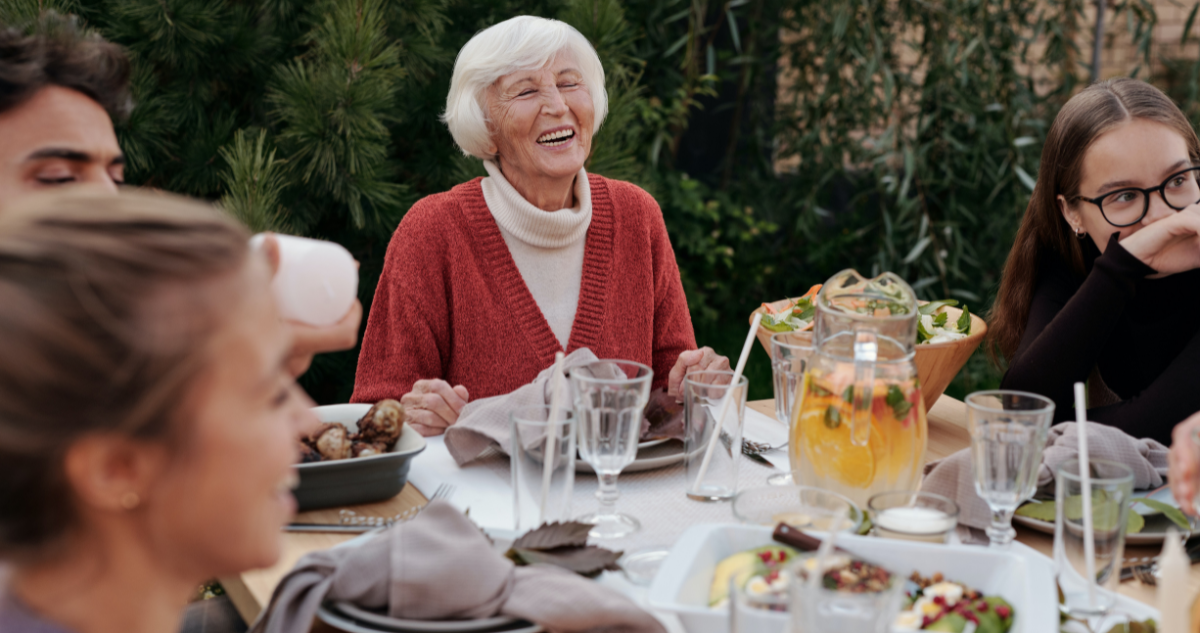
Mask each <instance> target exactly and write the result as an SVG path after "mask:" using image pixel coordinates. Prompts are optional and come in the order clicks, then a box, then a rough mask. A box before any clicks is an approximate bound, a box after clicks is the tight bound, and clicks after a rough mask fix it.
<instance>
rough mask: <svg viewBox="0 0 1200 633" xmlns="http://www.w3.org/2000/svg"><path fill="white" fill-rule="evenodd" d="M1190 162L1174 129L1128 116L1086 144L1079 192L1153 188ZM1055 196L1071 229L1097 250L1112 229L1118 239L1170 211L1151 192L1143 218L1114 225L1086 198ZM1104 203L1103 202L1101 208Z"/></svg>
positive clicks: (1090, 194)
mask: <svg viewBox="0 0 1200 633" xmlns="http://www.w3.org/2000/svg"><path fill="white" fill-rule="evenodd" d="M1190 166H1191V159H1190V157H1189V156H1188V148H1187V142H1186V141H1184V139H1183V137H1182V136H1180V135H1179V133H1178V132H1176V131H1174V130H1173V129H1171V128H1170V127H1167V126H1166V125H1163V124H1162V123H1158V122H1155V121H1150V120H1146V119H1130V120H1127V121H1125V122H1123V123H1121V124H1119V125H1118V126H1116V127H1115V128H1113V129H1111V130H1109V131H1107V132H1105V133H1104V134H1102V135H1100V136H1099V137H1098V138H1097V139H1096V140H1095V142H1093V143H1092V145H1091V147H1089V148H1088V150H1087V153H1086V154H1085V155H1084V158H1083V174H1082V178H1081V180H1080V183H1079V195H1081V196H1083V197H1085V198H1098V197H1100V196H1103V195H1105V194H1107V193H1110V192H1113V191H1116V190H1118V189H1122V188H1126V187H1138V188H1141V189H1148V188H1150V187H1157V186H1158V185H1160V184H1162V182H1163V181H1164V180H1166V178H1167V177H1168V176H1171V175H1172V174H1174V173H1175V172H1178V171H1180V170H1182V169H1186V168H1188V167H1190ZM1168 186H1171V185H1170V184H1169V185H1168ZM1058 200H1059V207H1060V208H1061V210H1062V214H1063V217H1064V218H1066V220H1067V223H1068V224H1070V225H1071V229H1072V230H1074V231H1076V232H1078V231H1079V230H1080V229H1082V230H1083V231H1084V232H1086V233H1087V234H1088V236H1089V237H1091V239H1092V241H1093V242H1094V243H1095V244H1096V247H1097V248H1099V249H1100V252H1102V253H1103V252H1104V249H1105V247H1106V246H1108V240H1109V237H1110V236H1111V235H1112V234H1113V233H1120V239H1124V238H1125V237H1128V236H1129V235H1132V234H1133V233H1135V232H1137V231H1138V230H1139V229H1141V228H1142V227H1145V226H1149V225H1150V224H1152V223H1154V222H1157V221H1158V220H1161V219H1162V218H1165V217H1169V216H1171V215H1172V214H1174V213H1175V210H1174V209H1172V208H1171V207H1169V206H1167V205H1166V203H1165V202H1164V201H1163V198H1162V196H1160V195H1159V194H1158V193H1153V194H1151V196H1150V209H1149V210H1148V211H1147V212H1146V217H1144V218H1142V221H1141V222H1138V223H1137V224H1134V225H1133V226H1127V227H1123V228H1118V227H1115V226H1113V225H1112V224H1109V222H1108V221H1107V220H1105V219H1104V216H1103V214H1101V212H1100V208H1099V207H1097V206H1096V205H1094V204H1092V203H1090V202H1087V201H1086V200H1078V201H1076V202H1074V203H1073V204H1067V203H1066V199H1065V198H1063V197H1062V196H1059V198H1058ZM1108 204H1109V203H1108V202H1107V201H1106V202H1105V205H1106V206H1105V208H1106V209H1108ZM1139 212H1140V210H1139ZM1135 217H1136V215H1135Z"/></svg>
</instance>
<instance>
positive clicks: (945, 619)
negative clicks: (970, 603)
mask: <svg viewBox="0 0 1200 633" xmlns="http://www.w3.org/2000/svg"><path fill="white" fill-rule="evenodd" d="M965 628H967V619H966V618H964V617H962V616H961V615H959V614H957V613H947V614H946V615H943V616H942V617H940V618H938V620H937V622H932V623H930V625H929V626H927V627H925V630H926V631H944V632H945V633H962V632H963V629H965Z"/></svg>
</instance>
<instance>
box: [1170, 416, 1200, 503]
mask: <svg viewBox="0 0 1200 633" xmlns="http://www.w3.org/2000/svg"><path fill="white" fill-rule="evenodd" d="M1197 429H1200V413H1195V414H1193V415H1192V417H1190V418H1188V419H1186V420H1184V421H1183V422H1180V423H1179V424H1177V425H1175V430H1174V431H1172V432H1171V452H1170V454H1169V456H1168V460H1167V463H1168V467H1167V481H1168V482H1170V484H1171V494H1173V495H1175V502H1176V503H1178V504H1179V507H1180V509H1182V510H1183V511H1184V512H1186V513H1188V514H1190V515H1192V516H1196V508H1195V507H1193V505H1192V500H1193V499H1195V497H1196V477H1197V474H1198V470H1200V459H1197V456H1196V445H1195V444H1194V443H1193V442H1192V434H1193V433H1195V432H1196V430H1197Z"/></svg>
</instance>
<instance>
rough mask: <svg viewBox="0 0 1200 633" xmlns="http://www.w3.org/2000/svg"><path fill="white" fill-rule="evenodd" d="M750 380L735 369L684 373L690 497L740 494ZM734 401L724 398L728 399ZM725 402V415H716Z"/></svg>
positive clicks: (725, 497)
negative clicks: (740, 466)
mask: <svg viewBox="0 0 1200 633" xmlns="http://www.w3.org/2000/svg"><path fill="white" fill-rule="evenodd" d="M748 385H749V381H748V380H747V379H746V377H745V376H739V377H738V382H737V384H733V372H731V371H694V372H691V373H690V374H688V375H687V376H686V377H684V379H683V411H684V426H683V451H684V455H685V456H686V457H685V459H686V461H687V467H686V470H687V489H686V493H687V496H688V498H689V499H694V500H696V501H728V500H729V499H732V498H733V495H735V494H737V484H738V464H740V463H741V461H742V450H741V446H742V427H743V423H744V422H745V419H746V418H745V413H746V392H747V391H748ZM726 398H730V399H731V400H730V402H729V403H728V404H725V399H726ZM722 408H724V409H725V412H724V413H725V419H724V420H718V418H720V416H721V410H722Z"/></svg>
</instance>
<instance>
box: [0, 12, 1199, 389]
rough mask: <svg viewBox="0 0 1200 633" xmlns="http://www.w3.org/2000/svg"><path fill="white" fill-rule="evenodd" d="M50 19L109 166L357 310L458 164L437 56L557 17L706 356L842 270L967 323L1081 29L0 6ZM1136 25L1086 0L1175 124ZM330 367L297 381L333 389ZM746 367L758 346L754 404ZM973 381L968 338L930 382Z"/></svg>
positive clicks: (1005, 245)
mask: <svg viewBox="0 0 1200 633" xmlns="http://www.w3.org/2000/svg"><path fill="white" fill-rule="evenodd" d="M48 9H53V10H56V11H59V12H61V13H71V14H75V15H77V16H78V17H79V19H80V20H82V21H83V22H85V23H86V24H87V25H88V26H89V27H91V28H94V29H96V30H97V31H99V32H100V33H101V34H103V35H104V36H105V37H107V38H109V39H111V40H113V41H116V42H119V43H121V44H123V45H125V46H126V47H127V48H128V49H129V51H130V54H131V56H132V58H133V61H134V68H135V85H134V97H135V100H136V104H137V105H136V108H135V110H134V113H133V116H132V118H131V119H130V120H129V121H128V122H127V123H125V124H123V125H121V126H120V127H119V128H118V133H119V137H120V140H121V144H122V147H123V148H124V151H125V152H126V155H127V157H128V160H129V167H128V171H127V179H128V181H129V182H131V183H135V184H139V185H144V186H153V187H158V188H162V189H166V190H170V191H175V192H179V193H184V194H189V195H193V196H197V197H202V198H207V199H211V200H219V201H220V202H221V203H222V204H223V205H224V206H225V208H226V209H227V210H229V211H230V212H231V213H232V214H234V215H236V216H237V217H239V218H241V219H242V220H243V221H245V222H246V223H247V224H248V225H249V226H250V227H252V228H253V229H255V230H263V229H273V230H280V231H284V232H291V233H297V234H303V235H310V236H314V237H319V238H324V239H330V240H334V241H337V242H339V243H341V244H343V245H345V246H346V247H347V248H349V249H350V250H351V251H352V252H353V253H354V254H355V256H356V257H357V258H358V259H359V261H360V262H361V263H362V268H361V279H362V281H361V287H360V296H361V298H362V300H363V303H364V306H367V307H368V309H369V306H370V301H371V297H372V295H373V292H374V288H375V285H376V282H377V280H378V277H379V273H380V269H381V266H382V258H383V254H384V251H385V249H386V247H387V242H388V238H389V237H390V235H391V233H392V231H393V230H394V229H395V226H396V224H397V223H398V222H399V220H400V218H401V217H403V215H404V213H405V211H406V210H407V209H408V208H409V206H411V205H412V203H413V202H415V201H416V200H418V199H420V198H421V197H422V196H425V195H429V194H432V193H436V192H440V191H444V190H446V189H449V188H450V187H452V186H453V185H455V184H458V183H459V182H462V181H464V180H466V179H468V178H471V177H474V176H475V175H480V174H482V173H483V170H482V166H481V165H480V164H479V162H478V161H476V160H474V159H468V158H464V157H463V156H462V155H461V154H460V153H459V152H458V150H457V149H456V148H455V146H454V144H453V142H452V141H451V138H450V135H449V133H448V132H447V131H446V129H445V126H443V125H442V124H441V123H439V122H438V119H437V117H438V114H439V113H440V111H441V109H442V107H443V104H444V102H445V95H446V92H447V89H448V86H449V78H450V74H451V70H452V68H453V63H454V58H455V54H456V53H457V51H458V49H459V48H460V47H461V46H462V45H463V44H464V43H465V42H466V41H467V40H468V39H469V38H470V37H471V36H472V35H473V34H474V33H475V32H477V31H479V30H480V29H483V28H486V27H487V26H490V25H492V24H494V23H496V22H498V21H501V20H504V19H506V18H508V17H511V16H514V15H519V14H534V15H542V16H547V17H557V18H559V19H562V20H564V21H566V22H569V23H570V24H572V25H574V26H575V27H576V28H578V29H579V30H580V31H581V32H582V33H583V34H584V35H585V36H587V37H588V38H589V40H590V41H591V42H592V43H593V45H594V46H595V47H596V49H597V51H598V52H599V54H600V58H601V60H602V62H603V63H604V66H605V71H606V73H607V87H608V90H609V95H610V108H611V112H610V114H609V117H608V119H607V121H606V123H605V126H604V128H603V129H602V130H601V132H600V134H599V135H598V137H597V138H596V139H595V142H594V147H595V152H594V154H593V156H592V157H591V160H590V162H589V165H588V168H589V170H591V171H593V172H596V173H600V174H604V175H606V176H609V177H613V178H619V179H624V180H630V181H633V182H635V183H637V184H639V185H641V186H642V187H644V188H646V189H647V190H649V191H650V192H651V193H652V194H654V195H655V197H656V198H657V199H658V201H659V204H660V205H661V206H662V208H663V213H664V216H665V218H666V222H667V226H668V229H669V230H670V233H671V239H672V242H673V244H674V246H675V250H676V255H677V257H678V260H679V265H680V269H681V272H682V275H683V280H684V285H685V288H686V291H687V295H688V301H689V305H690V307H691V310H692V316H693V320H694V322H695V325H696V329H697V337H698V339H699V341H700V342H701V344H708V345H711V346H713V347H714V348H716V349H717V351H719V352H721V353H724V354H727V355H731V356H734V355H736V354H737V353H738V351H739V348H740V345H741V340H742V338H743V337H744V335H745V328H746V323H747V316H748V314H749V313H750V311H751V310H753V308H754V307H755V306H757V304H758V303H760V302H762V301H767V300H773V299H777V298H782V297H784V296H788V295H795V294H799V293H802V292H803V291H804V290H806V289H807V288H808V287H809V286H810V285H812V284H813V283H818V282H820V281H822V280H824V279H826V278H827V277H828V276H830V275H831V274H833V273H834V272H836V271H838V270H840V269H842V268H846V267H856V268H859V269H860V270H862V271H863V272H867V271H871V272H875V271H883V270H893V271H895V272H897V273H899V274H901V275H902V276H904V277H905V278H906V279H908V280H909V281H910V282H911V283H912V284H913V285H914V287H915V288H917V289H918V291H919V292H920V293H921V294H923V295H924V296H925V297H927V298H939V297H954V298H958V299H960V300H963V301H965V302H967V303H968V304H969V305H970V306H971V308H972V310H973V311H975V312H978V313H986V310H987V308H988V306H989V304H990V302H991V299H992V296H993V294H994V292H995V289H996V286H997V284H998V281H999V273H1000V270H1001V267H1002V265H1003V262H1004V258H1005V256H1006V255H1007V252H1008V249H1009V247H1010V246H1011V243H1012V236H1013V235H1014V233H1015V229H1016V226H1017V223H1018V222H1019V220H1020V216H1021V214H1022V212H1023V211H1024V207H1025V205H1026V203H1027V201H1028V196H1029V192H1030V190H1031V189H1032V185H1033V178H1034V177H1035V176H1036V174H1037V161H1038V156H1039V154H1040V149H1041V144H1042V139H1043V136H1044V134H1045V131H1046V129H1047V128H1048V126H1049V123H1050V121H1051V120H1052V119H1053V116H1054V114H1055V112H1057V109H1058V108H1059V107H1060V106H1061V104H1062V103H1063V102H1064V101H1065V99H1067V98H1069V96H1070V95H1071V94H1072V93H1073V91H1075V90H1077V89H1078V88H1079V87H1081V86H1082V85H1083V83H1084V82H1086V77H1087V72H1088V69H1087V67H1086V62H1087V61H1090V55H1085V54H1084V53H1083V52H1081V50H1080V48H1081V47H1082V48H1083V49H1084V50H1090V42H1089V38H1090V30H1091V29H1092V24H1091V23H1090V22H1089V20H1088V18H1087V16H1085V14H1084V1H1083V0H1040V1H1039V0H935V1H932V2H931V1H929V0H858V1H855V2H850V1H848V0H832V1H831V0H729V1H726V2H707V1H704V0H525V1H517V0H403V1H400V0H317V1H311V0H310V1H307V2H300V1H298V0H89V1H84V0H6V2H4V3H3V4H0V24H30V23H31V21H32V20H34V19H35V18H36V16H37V15H38V14H39V12H42V11H45V10H48ZM1195 14H1196V10H1195V8H1193V9H1192V19H1189V22H1188V24H1187V29H1185V39H1186V37H1187V35H1186V33H1187V32H1188V31H1190V30H1191V26H1192V20H1193V19H1194V17H1195ZM1154 22H1155V13H1154V7H1153V5H1152V4H1151V3H1150V1H1149V0H1121V1H1119V2H1116V3H1115V4H1114V5H1112V6H1111V8H1110V15H1109V20H1108V23H1109V24H1110V25H1111V26H1110V27H1109V32H1110V33H1113V32H1116V31H1119V30H1127V31H1129V32H1130V33H1131V34H1132V35H1133V39H1134V43H1135V45H1136V46H1137V47H1138V51H1139V53H1140V54H1141V56H1142V59H1143V60H1144V64H1142V65H1141V66H1139V68H1138V69H1137V70H1136V71H1135V74H1140V75H1141V76H1143V77H1149V69H1150V68H1152V67H1158V68H1162V69H1163V70H1162V72H1160V73H1159V74H1158V75H1156V76H1154V77H1151V79H1152V80H1153V81H1155V82H1157V83H1158V84H1159V85H1160V86H1162V87H1164V88H1165V89H1167V90H1168V91H1169V92H1171V94H1172V95H1173V96H1175V97H1176V98H1177V99H1178V100H1179V102H1180V103H1181V105H1182V107H1184V109H1185V112H1187V113H1188V114H1189V115H1190V116H1192V117H1193V118H1198V117H1200V80H1198V77H1200V62H1197V60H1175V59H1164V60H1157V61H1161V62H1163V63H1161V64H1158V65H1152V64H1151V62H1153V61H1156V58H1155V57H1154V55H1155V51H1154V46H1153V45H1152V43H1151V39H1150V33H1151V30H1152V27H1153V25H1154ZM781 71H782V72H781ZM780 82H783V84H784V85H785V87H786V89H784V90H780ZM481 318H483V319H487V318H502V317H500V316H497V315H488V314H487V312H486V311H484V312H483V314H481ZM364 322H365V320H364ZM356 358H357V351H350V352H345V353H339V354H329V355H324V356H322V357H319V358H318V359H317V362H316V363H315V364H314V366H313V368H312V369H311V370H310V371H309V372H308V374H306V375H305V376H304V378H303V380H302V382H303V383H304V385H305V387H306V388H307V389H308V390H309V392H310V393H311V394H313V396H314V397H315V398H316V399H317V400H318V401H320V402H323V403H324V402H344V401H346V399H347V398H348V397H349V394H350V390H351V388H352V385H353V378H354V366H355V360H356ZM769 372H770V370H769V366H768V363H767V359H766V355H765V353H763V352H762V350H760V349H756V350H755V352H754V355H753V356H752V358H751V362H750V365H749V366H748V369H747V375H748V376H749V377H750V379H751V385H752V397H754V398H761V397H770V393H771V390H770V377H769ZM999 375H1000V373H999V370H998V369H997V368H994V367H991V366H990V365H989V364H988V363H987V361H986V360H985V359H984V357H983V354H982V353H978V354H976V356H975V358H973V359H972V360H971V361H970V363H969V364H968V367H967V368H966V370H965V371H964V372H963V373H962V374H961V375H960V377H959V379H958V380H957V381H956V382H955V384H954V385H952V387H951V389H950V393H952V394H957V395H960V396H961V395H962V394H963V393H965V392H967V391H970V390H974V389H976V388H980V387H984V386H989V385H994V384H995V383H997V382H998V380H999Z"/></svg>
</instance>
